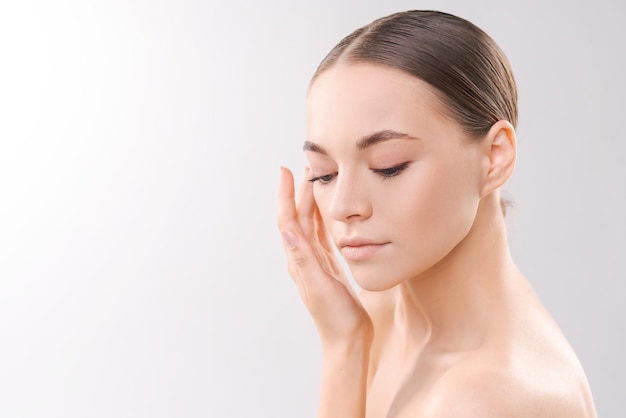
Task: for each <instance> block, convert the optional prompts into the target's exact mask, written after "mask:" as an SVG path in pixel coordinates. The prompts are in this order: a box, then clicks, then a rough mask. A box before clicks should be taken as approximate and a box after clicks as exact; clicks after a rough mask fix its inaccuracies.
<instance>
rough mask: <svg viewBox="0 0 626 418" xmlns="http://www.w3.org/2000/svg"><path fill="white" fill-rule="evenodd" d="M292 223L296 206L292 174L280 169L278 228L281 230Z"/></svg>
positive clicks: (283, 168) (282, 168)
mask: <svg viewBox="0 0 626 418" xmlns="http://www.w3.org/2000/svg"><path fill="white" fill-rule="evenodd" d="M294 222H296V204H295V201H294V184H293V174H291V171H290V170H289V169H287V168H285V167H281V168H280V182H279V185H278V227H279V229H281V230H282V229H284V228H285V227H287V226H288V225H290V224H293V223H294ZM292 227H293V226H292Z"/></svg>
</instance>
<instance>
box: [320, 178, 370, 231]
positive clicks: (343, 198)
mask: <svg viewBox="0 0 626 418" xmlns="http://www.w3.org/2000/svg"><path fill="white" fill-rule="evenodd" d="M329 212H330V216H331V217H332V218H333V219H335V220H337V221H340V222H353V221H358V220H365V219H367V218H369V217H370V216H372V203H371V201H370V199H369V196H368V193H367V187H366V185H365V184H363V183H361V182H358V181H356V179H354V178H351V177H350V176H349V175H341V174H340V175H338V176H337V179H336V183H335V190H334V194H333V197H332V201H331V203H330V210H329Z"/></svg>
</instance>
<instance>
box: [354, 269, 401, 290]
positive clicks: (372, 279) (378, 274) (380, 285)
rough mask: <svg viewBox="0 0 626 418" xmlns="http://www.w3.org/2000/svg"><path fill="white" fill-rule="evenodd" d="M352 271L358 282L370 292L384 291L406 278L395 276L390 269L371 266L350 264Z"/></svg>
mask: <svg viewBox="0 0 626 418" xmlns="http://www.w3.org/2000/svg"><path fill="white" fill-rule="evenodd" d="M350 272H351V273H352V277H353V278H354V281H355V282H356V284H357V285H358V286H359V287H360V288H361V289H363V290H367V291H369V292H384V291H385V290H389V289H391V288H392V287H395V286H397V285H399V284H400V283H402V282H404V281H405V280H406V279H405V278H399V277H394V275H393V274H390V272H389V270H388V269H377V268H372V267H371V266H364V265H362V266H350Z"/></svg>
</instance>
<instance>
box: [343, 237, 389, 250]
mask: <svg viewBox="0 0 626 418" xmlns="http://www.w3.org/2000/svg"><path fill="white" fill-rule="evenodd" d="M381 244H384V243H383V242H380V241H374V240H372V239H369V238H363V237H350V238H340V239H339V241H338V242H337V246H338V247H339V248H343V247H361V246H363V245H381Z"/></svg>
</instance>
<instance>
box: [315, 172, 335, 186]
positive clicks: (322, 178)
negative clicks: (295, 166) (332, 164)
mask: <svg viewBox="0 0 626 418" xmlns="http://www.w3.org/2000/svg"><path fill="white" fill-rule="evenodd" d="M336 175H337V173H333V174H325V175H323V176H317V177H313V178H310V179H309V181H310V182H311V183H315V182H318V183H320V184H328V183H330V182H331V181H333V179H334V178H335V176H336Z"/></svg>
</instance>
